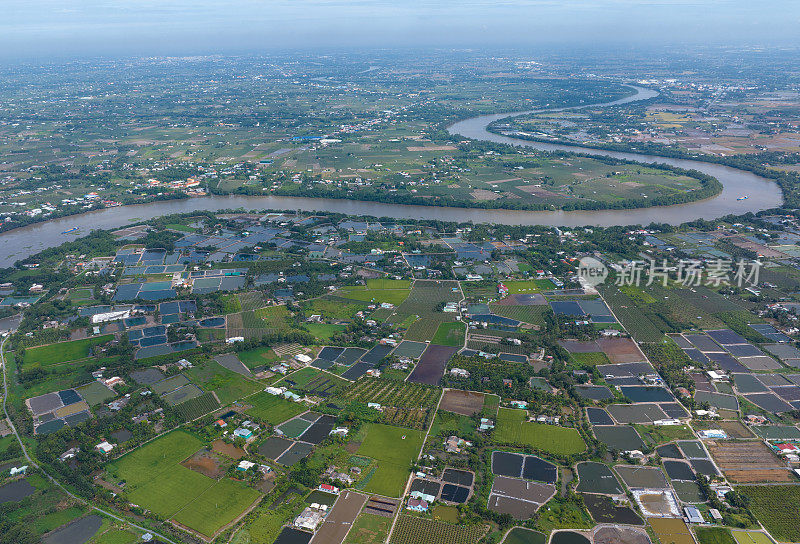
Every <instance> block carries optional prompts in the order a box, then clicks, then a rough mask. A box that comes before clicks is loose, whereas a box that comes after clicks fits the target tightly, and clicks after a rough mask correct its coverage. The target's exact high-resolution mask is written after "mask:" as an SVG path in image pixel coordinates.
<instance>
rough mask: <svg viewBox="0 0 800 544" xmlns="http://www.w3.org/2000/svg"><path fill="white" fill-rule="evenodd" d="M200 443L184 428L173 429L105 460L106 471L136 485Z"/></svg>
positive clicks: (168, 468) (168, 466)
mask: <svg viewBox="0 0 800 544" xmlns="http://www.w3.org/2000/svg"><path fill="white" fill-rule="evenodd" d="M202 446H203V443H202V442H201V441H200V440H199V439H198V438H196V437H194V436H192V435H191V434H189V433H186V432H184V431H174V432H171V433H169V434H166V435H164V436H162V437H161V438H159V439H157V440H153V441H152V442H149V443H147V444H145V445H144V446H142V447H140V448H137V449H135V450H133V451H132V452H130V453H128V454H126V455H123V456H122V457H120V458H119V459H117V460H116V461H114V462H112V463H109V465H108V466H107V469H108V471H109V472H110V473H111V474H114V475H115V476H116V477H118V478H120V479H122V480H125V482H126V483H127V485H128V486H131V487H136V486H139V485H140V484H143V483H145V482H148V481H150V480H151V479H153V478H155V477H156V476H158V475H160V474H161V473H163V472H167V471H170V470H171V469H172V468H174V467H175V465H177V464H178V463H180V462H181V461H183V460H184V459H186V458H187V457H189V456H190V455H191V454H193V453H194V452H196V451H197V450H199V449H200V448H201V447H202Z"/></svg>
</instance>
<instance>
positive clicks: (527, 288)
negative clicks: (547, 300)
mask: <svg viewBox="0 0 800 544" xmlns="http://www.w3.org/2000/svg"><path fill="white" fill-rule="evenodd" d="M503 284H504V285H505V286H506V287H507V288H508V294H510V295H518V294H527V293H539V292H541V291H548V290H550V289H555V288H556V286H555V284H554V283H553V282H552V281H550V280H548V279H541V280H508V281H504V282H503Z"/></svg>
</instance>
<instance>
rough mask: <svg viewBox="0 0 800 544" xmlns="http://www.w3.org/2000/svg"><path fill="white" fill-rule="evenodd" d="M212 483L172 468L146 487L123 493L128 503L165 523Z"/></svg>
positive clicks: (184, 470) (210, 480)
mask: <svg viewBox="0 0 800 544" xmlns="http://www.w3.org/2000/svg"><path fill="white" fill-rule="evenodd" d="M214 483H215V482H214V480H213V479H211V478H209V477H208V476H204V475H202V474H200V473H199V472H195V471H194V470H191V469H188V468H186V467H184V466H181V465H178V464H174V465H172V466H171V467H170V469H169V470H166V471H164V472H161V473H160V474H159V475H158V476H156V477H153V478H152V479H151V480H150V481H149V482H147V483H146V484H144V485H142V486H140V487H137V488H136V489H134V490H131V491H126V495H127V497H128V499H129V500H130V501H131V502H132V503H134V504H138V505H139V506H141V507H143V508H146V509H148V510H150V511H151V512H153V513H155V514H156V515H158V516H159V517H162V518H164V519H168V518H171V517H172V516H174V515H175V514H176V513H177V512H179V511H180V510H181V509H182V508H184V507H186V505H187V504H189V503H190V502H191V501H192V500H194V499H195V498H196V497H198V496H199V495H200V494H201V493H203V492H204V491H206V490H207V489H209V488H210V487H211V486H213V485H214Z"/></svg>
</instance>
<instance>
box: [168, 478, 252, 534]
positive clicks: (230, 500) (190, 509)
mask: <svg viewBox="0 0 800 544" xmlns="http://www.w3.org/2000/svg"><path fill="white" fill-rule="evenodd" d="M259 496H260V494H259V493H258V492H257V491H256V490H254V489H251V488H249V487H247V486H245V485H244V484H242V483H240V482H235V481H233V480H229V479H227V478H223V479H222V480H220V481H218V482H217V483H216V484H214V485H213V486H212V487H210V488H208V489H206V491H205V492H203V494H201V495H200V496H199V497H197V498H196V499H195V500H193V501H192V502H190V503H189V504H188V505H186V507H184V508H183V509H182V510H181V511H180V512H178V513H177V514H176V515H175V517H174V519H175V521H177V522H178V523H180V524H182V525H186V526H187V527H191V528H192V529H194V530H196V531H198V532H200V533H202V534H204V535H206V536H213V535H214V534H215V533H216V532H217V531H219V530H220V529H221V528H222V527H224V526H225V525H227V524H228V523H230V522H232V521H233V520H234V519H236V517H238V516H239V515H240V514H241V513H242V512H244V511H245V510H246V509H247V508H248V507H249V506H250V505H251V504H253V502H255V501H256V500H257V499H258V498H259Z"/></svg>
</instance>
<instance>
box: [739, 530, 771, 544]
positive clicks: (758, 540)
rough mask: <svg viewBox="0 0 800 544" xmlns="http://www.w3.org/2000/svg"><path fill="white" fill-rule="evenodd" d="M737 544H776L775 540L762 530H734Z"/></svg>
mask: <svg viewBox="0 0 800 544" xmlns="http://www.w3.org/2000/svg"><path fill="white" fill-rule="evenodd" d="M732 533H733V538H734V540H736V543H737V544H774V541H773V540H772V539H771V538H770V537H768V536H767V535H766V534H765V533H762V532H761V531H732Z"/></svg>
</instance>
